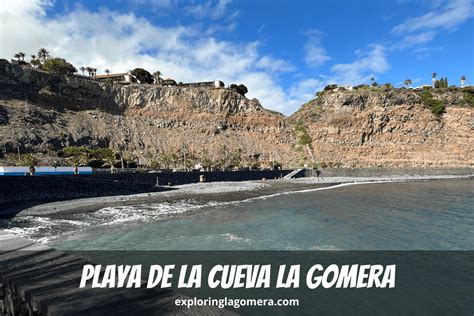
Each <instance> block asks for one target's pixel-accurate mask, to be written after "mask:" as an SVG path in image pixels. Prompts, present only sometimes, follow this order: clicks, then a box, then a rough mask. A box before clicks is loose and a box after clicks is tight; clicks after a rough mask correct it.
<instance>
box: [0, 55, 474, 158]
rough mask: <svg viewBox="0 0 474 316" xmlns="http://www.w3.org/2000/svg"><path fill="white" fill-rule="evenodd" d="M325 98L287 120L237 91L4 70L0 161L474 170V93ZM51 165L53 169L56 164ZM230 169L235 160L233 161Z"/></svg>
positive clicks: (0, 71) (0, 67) (1, 65)
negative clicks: (71, 153) (107, 157)
mask: <svg viewBox="0 0 474 316" xmlns="http://www.w3.org/2000/svg"><path fill="white" fill-rule="evenodd" d="M433 95H434V97H435V98H437V99H439V100H441V101H442V102H443V103H444V104H445V105H446V113H444V114H443V115H442V116H436V115H434V114H432V113H431V111H430V110H429V109H427V108H426V107H425V106H424V104H423V101H422V99H421V96H420V92H418V91H412V90H405V89H392V90H387V91H385V90H383V89H380V90H377V91H375V90H362V91H353V92H349V91H344V92H343V91H340V92H325V93H323V94H321V95H320V96H319V97H318V98H317V99H315V100H313V101H311V102H309V103H307V104H306V105H304V106H303V107H302V108H301V109H300V110H299V111H297V112H296V113H294V114H293V115H292V116H291V117H289V118H287V117H285V116H283V115H282V114H280V113H276V112H273V111H270V110H266V109H265V108H263V107H262V106H261V105H260V103H259V102H258V101H257V100H255V99H254V100H249V99H247V98H246V97H245V96H244V95H242V94H239V93H237V92H236V91H234V90H233V89H226V88H210V87H183V86H179V85H178V86H163V87H161V86H155V85H139V84H131V85H123V84H119V83H107V82H98V81H95V80H91V79H87V78H83V77H81V76H69V77H68V76H61V75H53V74H50V73H46V72H42V71H38V70H35V69H31V68H28V67H20V66H17V65H12V64H10V63H8V62H7V61H5V60H0V160H2V159H3V160H4V161H5V160H7V161H8V162H10V163H11V161H12V159H13V158H14V157H15V154H17V153H18V151H20V152H21V153H27V152H35V153H39V154H40V155H41V156H42V159H43V160H48V159H49V160H51V159H54V156H55V154H56V152H58V151H59V150H60V149H62V148H63V147H65V146H88V147H111V148H113V149H114V150H116V151H117V152H120V153H121V156H122V157H125V158H127V159H126V160H128V161H131V160H134V161H136V162H138V163H139V164H143V165H146V164H151V162H152V161H154V160H159V157H160V156H163V155H169V156H173V155H174V164H175V165H177V166H182V162H179V159H180V157H182V155H183V153H184V152H186V155H187V158H188V159H190V160H194V161H196V162H202V161H203V160H207V161H212V162H213V163H216V162H217V161H219V160H223V159H224V160H227V165H232V164H236V162H235V161H231V160H235V159H237V158H238V160H239V164H240V165H244V166H251V165H253V166H254V167H255V166H258V165H260V166H266V167H269V166H271V165H272V164H273V163H274V162H280V163H282V164H283V165H284V166H286V167H292V166H295V167H296V166H301V165H303V164H308V165H312V164H314V163H323V164H325V165H332V166H342V167H429V166H432V167H436V166H438V167H441V166H443V167H457V166H459V167H461V166H463V167H465V166H471V167H472V166H474V141H473V140H474V139H473V136H472V135H473V128H474V117H473V114H474V109H473V107H472V106H469V105H468V104H467V101H466V100H465V95H466V92H465V91H461V90H459V89H458V90H456V91H449V89H448V90H443V91H442V92H441V90H440V91H436V93H435V92H433ZM51 157H53V158H51ZM231 157H232V158H231Z"/></svg>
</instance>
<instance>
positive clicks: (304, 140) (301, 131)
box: [294, 121, 312, 148]
mask: <svg viewBox="0 0 474 316" xmlns="http://www.w3.org/2000/svg"><path fill="white" fill-rule="evenodd" d="M294 131H295V132H296V135H297V137H298V144H300V145H303V146H309V147H310V148H311V143H312V139H311V137H310V136H309V134H308V131H307V130H306V127H305V126H304V125H303V122H301V121H300V122H298V123H296V124H295V126H294Z"/></svg>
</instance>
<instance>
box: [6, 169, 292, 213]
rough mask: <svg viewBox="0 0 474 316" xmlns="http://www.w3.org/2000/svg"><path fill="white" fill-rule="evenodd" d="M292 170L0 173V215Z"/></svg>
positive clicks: (272, 177)
mask: <svg viewBox="0 0 474 316" xmlns="http://www.w3.org/2000/svg"><path fill="white" fill-rule="evenodd" d="M289 172H291V170H283V171H279V170H264V171H223V172H169V173H121V174H93V175H48V176H46V175H42V176H32V177H23V176H0V217H11V216H14V214H16V213H18V212H19V211H21V210H23V209H25V208H27V207H31V206H34V205H38V204H43V203H49V202H55V201H65V200H72V199H79V198H88V197H100V196H113V195H129V194H138V193H146V192H157V191H163V190H169V189H172V186H173V185H178V184H187V183H196V182H199V178H200V176H201V175H203V176H204V177H205V179H206V182H215V181H245V180H261V179H262V178H266V179H274V178H280V177H282V176H285V175H286V174H288V173H289ZM157 184H158V185H159V186H157Z"/></svg>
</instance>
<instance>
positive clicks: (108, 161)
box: [102, 150, 116, 173]
mask: <svg viewBox="0 0 474 316" xmlns="http://www.w3.org/2000/svg"><path fill="white" fill-rule="evenodd" d="M102 160H103V161H104V164H103V165H102V166H103V167H107V166H110V173H115V162H116V160H115V153H114V152H113V151H112V150H110V151H109V152H107V154H106V155H105V156H104V157H102Z"/></svg>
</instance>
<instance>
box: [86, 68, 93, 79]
mask: <svg viewBox="0 0 474 316" xmlns="http://www.w3.org/2000/svg"><path fill="white" fill-rule="evenodd" d="M86 71H87V74H88V76H89V77H90V76H91V73H92V68H91V67H86Z"/></svg>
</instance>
